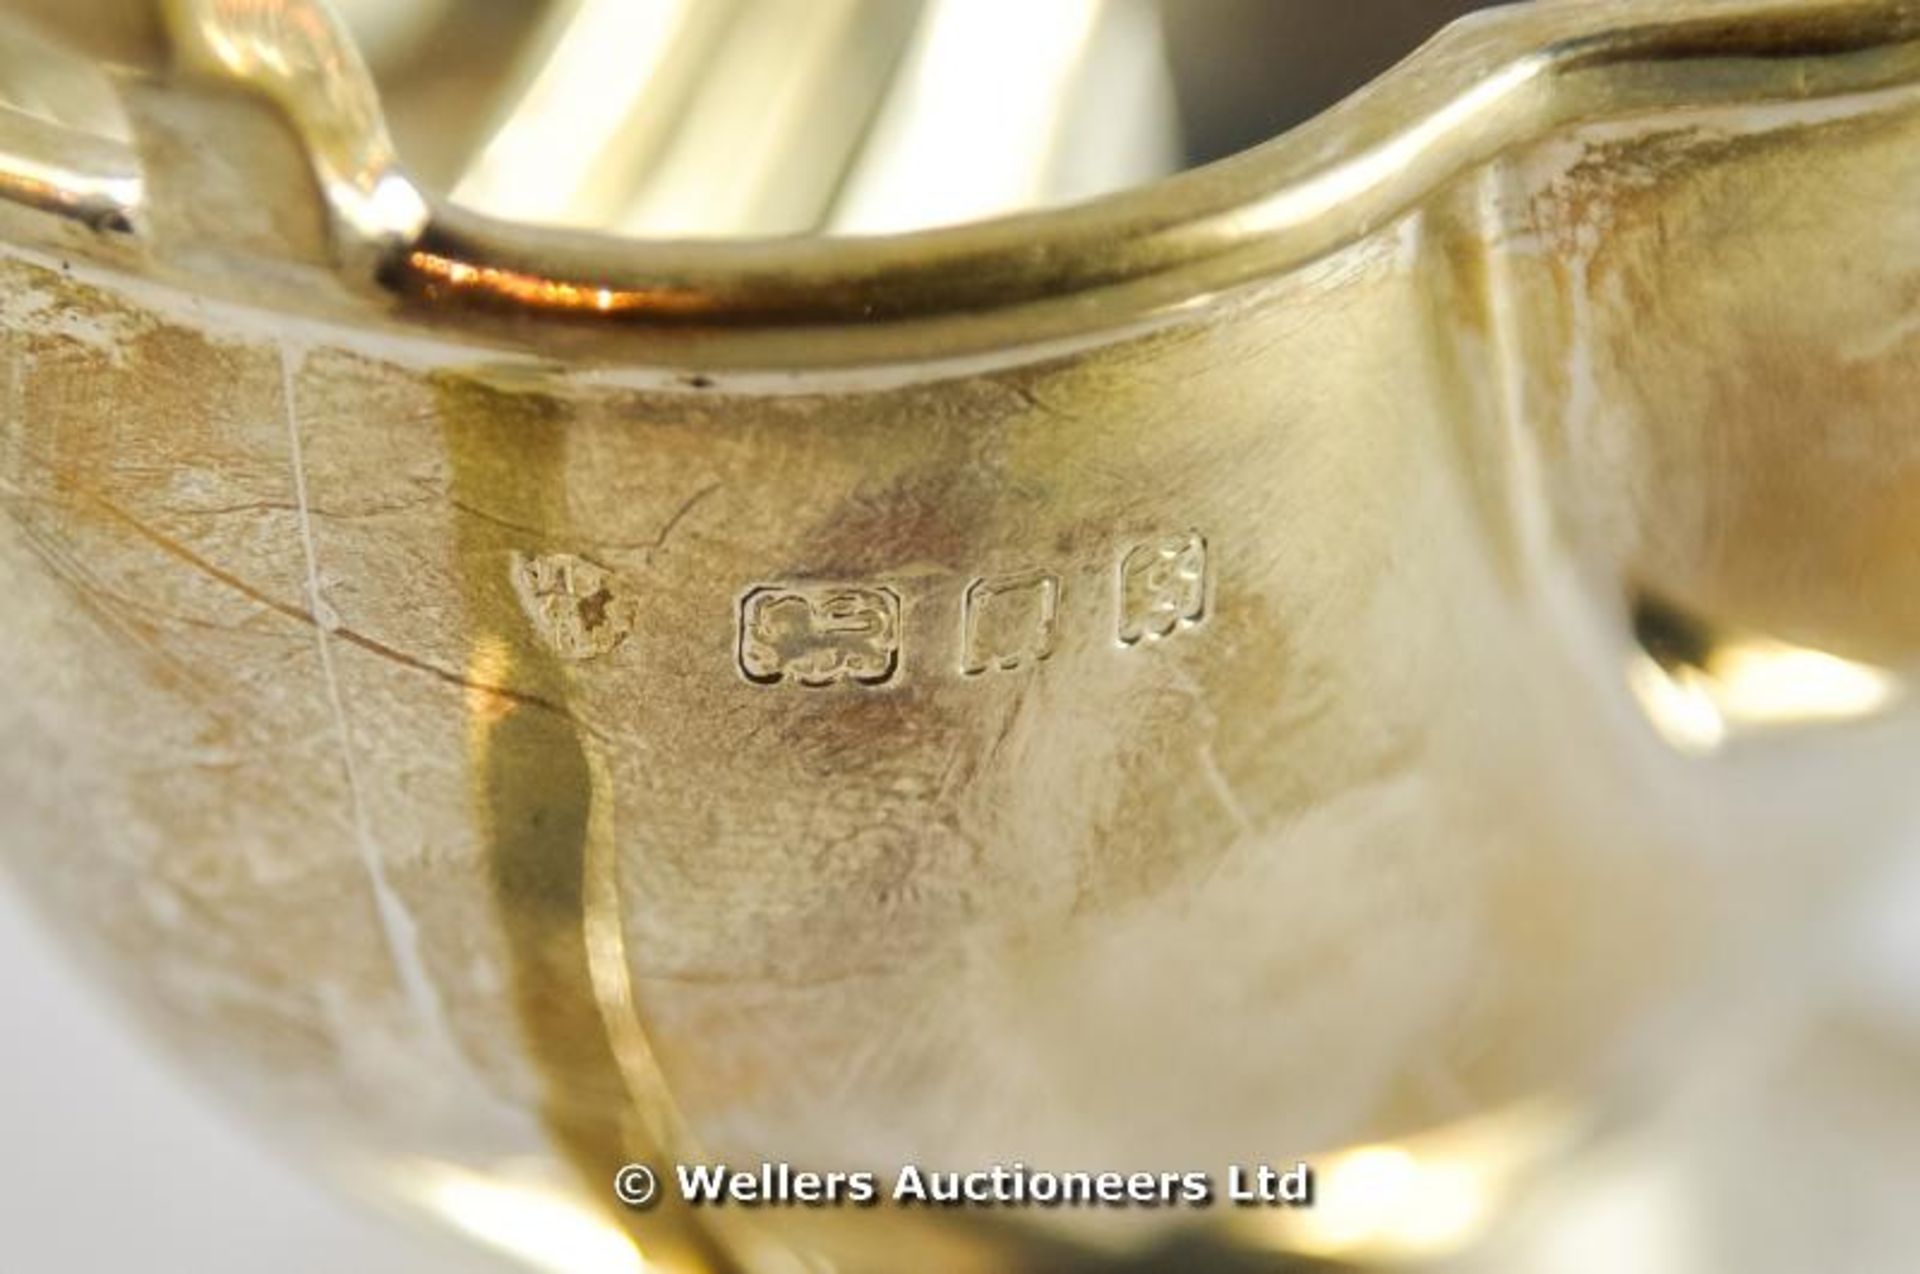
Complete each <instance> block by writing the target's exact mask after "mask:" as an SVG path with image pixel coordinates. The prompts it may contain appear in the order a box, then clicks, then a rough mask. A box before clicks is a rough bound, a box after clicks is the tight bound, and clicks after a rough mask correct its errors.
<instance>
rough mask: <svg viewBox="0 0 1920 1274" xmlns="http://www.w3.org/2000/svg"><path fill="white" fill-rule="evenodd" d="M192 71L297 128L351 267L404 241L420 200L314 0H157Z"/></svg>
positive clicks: (367, 80) (413, 233) (369, 80)
mask: <svg viewBox="0 0 1920 1274" xmlns="http://www.w3.org/2000/svg"><path fill="white" fill-rule="evenodd" d="M164 3H165V9H166V13H167V17H168V19H169V22H170V25H171V29H172V32H173V39H174V44H175V47H176V49H177V50H178V51H179V53H180V54H181V56H182V57H183V58H184V59H185V60H186V61H187V62H188V63H189V64H190V65H193V66H195V67H197V68H199V69H200V70H202V71H204V72H208V73H212V74H218V75H224V76H227V77H230V78H232V79H235V80H240V81H243V82H244V83H246V84H248V85H249V86H250V87H252V88H253V89H255V90H256V91H258V92H261V93H263V94H266V95H267V96H269V97H270V98H271V99H272V100H273V101H274V102H275V103H276V104H277V105H278V106H279V107H280V108H281V109H282V110H283V111H285V112H286V113H287V115H288V116H289V117H290V118H291V119H292V121H293V122H294V124H295V126H296V127H298V128H299V129H300V131H301V133H302V135H303V137H304V139H305V141H306V144H307V148H308V152H309V156H310V158H311V160H312V162H313V165H314V168H315V170H316V174H317V175H318V177H319V178H320V181H321V185H322V187H323V189H324V192H325V195H326V198H327V202H328V204H329V206H330V207H331V209H332V211H333V214H334V216H335V218H336V219H337V220H338V222H339V233H340V247H341V249H342V251H343V252H344V253H346V254H349V255H351V256H353V257H354V258H355V264H356V265H359V264H362V263H364V262H366V261H367V260H368V259H369V258H375V259H377V256H378V254H380V253H382V252H384V251H386V250H387V249H389V248H391V247H392V246H395V245H399V244H404V243H408V242H411V241H412V240H413V239H415V238H417V237H418V236H419V234H420V232H421V231H422V230H423V229H424V228H425V226H426V224H427V220H428V208H427V203H426V200H425V199H424V198H423V197H422V196H421V194H420V192H419V191H418V190H416V189H415V188H414V186H413V183H412V182H411V181H409V180H408V179H407V177H406V175H405V174H404V173H403V172H402V171H401V169H400V164H399V160H398V158H397V156H395V154H394V150H393V142H392V139H391V138H389V137H388V135H387V127H386V122H385V119H384V118H383V117H382V115H381V112H380V99H379V96H378V94H377V93H376V92H375V90H374V86H373V77H372V76H371V74H369V72H368V70H367V67H366V65H365V63H364V62H363V61H362V60H361V57H360V54H359V52H358V51H357V50H356V48H355V46H354V43H353V41H352V39H351V38H350V37H349V36H348V35H347V33H346V32H345V31H344V30H343V29H342V28H341V27H340V25H339V23H338V21H337V19H336V18H335V17H334V15H333V13H332V11H331V10H329V9H328V8H327V7H326V6H325V4H324V3H323V2H322V0H164Z"/></svg>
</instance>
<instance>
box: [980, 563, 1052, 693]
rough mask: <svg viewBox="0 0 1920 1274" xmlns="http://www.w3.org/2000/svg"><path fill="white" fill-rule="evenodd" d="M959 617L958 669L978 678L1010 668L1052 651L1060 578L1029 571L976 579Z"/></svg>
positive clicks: (1034, 661) (1020, 665) (1039, 658)
mask: <svg viewBox="0 0 1920 1274" xmlns="http://www.w3.org/2000/svg"><path fill="white" fill-rule="evenodd" d="M963 615H964V617H963V619H962V621H961V634H960V637H961V640H960V650H961V655H960V669H961V671H962V672H964V673H966V674H967V675H968V676H969V677H977V676H980V675H981V674H982V673H985V672H988V671H990V670H992V669H996V668H997V669H999V670H1001V671H1003V672H1012V671H1013V670H1014V669H1016V668H1020V667H1022V666H1023V665H1026V664H1035V663H1039V662H1040V661H1042V660H1044V659H1045V658H1047V656H1049V655H1051V654H1052V653H1053V641H1054V634H1055V631H1056V629H1057V628H1058V627H1059V622H1060V577H1059V576H1058V575H1055V574H1053V573H1052V572H1050V571H1028V572H1025V573H1024V574H1020V575H1002V576H999V577H997V578H993V579H980V580H975V581H974V582H973V584H972V586H971V587H969V588H968V589H967V595H966V602H965V607H964V611H963Z"/></svg>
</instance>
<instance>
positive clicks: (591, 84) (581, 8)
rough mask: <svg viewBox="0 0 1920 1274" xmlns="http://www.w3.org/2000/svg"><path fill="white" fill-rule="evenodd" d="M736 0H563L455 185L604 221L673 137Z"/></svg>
mask: <svg viewBox="0 0 1920 1274" xmlns="http://www.w3.org/2000/svg"><path fill="white" fill-rule="evenodd" d="M730 11H731V4H730V3H729V0H719V2H717V3H716V2H715V0H567V2H566V3H559V4H555V5H553V6H552V9H551V12H550V13H549V14H548V16H547V18H546V19H545V30H544V31H543V32H542V33H541V34H540V35H539V36H538V37H537V38H536V39H535V40H534V41H533V42H532V45H531V47H530V48H529V50H528V53H527V57H526V59H525V69H524V70H522V72H521V73H520V74H521V77H522V79H523V80H524V87H521V88H518V89H517V90H516V91H514V92H512V93H511V95H510V96H509V98H508V109H507V110H506V112H505V114H504V118H503V119H502V120H501V121H500V123H499V124H498V125H497V126H496V127H495V129H494V131H493V134H492V136H491V137H490V138H489V139H488V141H487V142H486V144H485V146H484V147H483V148H482V149H481V152H480V154H479V155H478V156H476V157H475V159H474V160H473V162H472V164H471V165H470V166H469V167H468V169H467V171H466V172H465V173H464V174H463V175H462V176H461V178H460V180H459V182H458V183H457V184H456V185H455V186H454V188H453V191H452V198H453V200H454V201H455V202H456V203H461V204H465V205H467V206H468V207H471V208H474V209H476V210H479V211H482V212H489V213H492V214H494V215H496V216H501V217H511V218H516V219H519V220H523V221H529V222H536V223H541V224H548V225H580V226H594V225H605V224H608V223H609V221H610V220H611V219H612V218H613V217H615V216H616V215H617V213H618V212H619V209H620V207H621V205H622V204H623V202H624V201H625V200H626V199H627V198H628V191H629V188H630V187H631V184H632V183H633V182H634V181H635V180H637V179H638V175H639V173H640V171H641V170H642V169H643V168H644V166H645V165H646V164H647V163H649V162H650V161H651V159H652V157H653V154H654V153H655V152H656V151H657V150H658V148H659V146H660V144H661V142H662V140H663V139H664V138H665V136H666V135H667V133H668V131H669V129H670V127H671V121H672V119H673V116H674V113H675V112H676V111H677V110H678V109H679V107H680V104H681V102H682V100H683V99H684V97H685V96H686V94H687V93H688V92H690V91H691V89H692V87H693V85H694V83H695V80H696V76H697V74H698V72H699V70H700V68H701V63H702V61H703V59H704V56H705V54H706V52H707V50H708V47H709V46H710V45H711V43H712V41H713V39H714V38H715V35H716V34H717V32H718V30H719V29H720V27H721V26H722V25H723V23H724V20H725V19H726V18H727V17H729V16H730Z"/></svg>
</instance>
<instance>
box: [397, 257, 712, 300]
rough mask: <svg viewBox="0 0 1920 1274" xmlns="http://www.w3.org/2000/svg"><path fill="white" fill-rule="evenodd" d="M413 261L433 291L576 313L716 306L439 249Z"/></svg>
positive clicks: (691, 295)
mask: <svg viewBox="0 0 1920 1274" xmlns="http://www.w3.org/2000/svg"><path fill="white" fill-rule="evenodd" d="M407 263H408V265H409V266H411V267H412V269H413V270H414V271H415V272H416V273H417V274H418V275H419V276H420V278H421V280H422V284H421V286H422V287H423V288H424V289H425V291H426V293H427V295H434V294H435V291H436V289H440V288H445V289H448V290H450V291H452V292H455V293H463V292H469V293H474V294H478V295H481V296H485V297H488V298H490V299H493V300H496V301H500V302H505V303H510V304H516V305H524V306H528V307H530V308H533V309H539V310H556V311H561V312H566V313H574V314H702V313H709V312H711V311H712V310H714V309H715V308H716V307H715V305H714V303H713V302H712V301H710V300H708V299H707V298H705V297H702V296H701V295H699V294H698V293H696V292H689V291H681V290H676V289H673V288H648V289H640V290H634V289H628V288H609V287H596V286H593V285H591V284H580V283H568V282H564V281H562V280H559V279H551V278H542V277H540V276H539V275H533V274H524V273H521V272H520V271H518V270H506V269H501V268H499V267H497V266H490V265H474V264H472V263H470V262H466V261H459V260H455V259H453V258H450V257H445V256H442V255H440V254H439V253H437V252H413V253H410V254H409V255H408V257H407Z"/></svg>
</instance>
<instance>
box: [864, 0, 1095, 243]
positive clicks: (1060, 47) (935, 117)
mask: <svg viewBox="0 0 1920 1274" xmlns="http://www.w3.org/2000/svg"><path fill="white" fill-rule="evenodd" d="M1106 4H1107V0H1052V2H1051V3H1048V4H1040V5H1036V4H1031V3H1027V0H930V3H929V5H928V12H927V16H926V18H925V19H924V20H923V22H922V25H921V29H920V34H919V36H918V37H917V40H916V43H915V45H914V48H913V51H912V53H911V54H910V55H909V62H908V65H907V67H906V69H905V71H904V72H903V73H902V74H901V76H900V77H899V80H898V84H897V87H896V88H895V91H894V95H893V96H892V98H890V99H889V100H888V102H887V103H886V105H885V106H884V107H883V108H882V111H881V114H880V117H879V120H878V121H877V122H876V124H875V125H874V137H873V140H872V141H871V142H870V143H868V145H867V147H866V150H865V153H864V155H863V157H862V160H861V163H860V165H859V166H858V167H856V168H855V169H854V171H853V173H852V175H851V177H850V179H849V181H848V185H847V190H846V193H845V194H844V195H843V196H842V197H841V199H840V201H839V206H838V207H837V208H836V209H835V210H834V213H833V221H832V228H833V230H834V231H835V232H836V233H839V234H880V233H885V232H888V231H900V230H911V229H917V228H920V227H923V226H937V225H948V224H952V223H954V222H959V221H966V220H970V219H973V218H978V217H987V216H992V215H993V214H995V213H1004V212H1011V211H1014V210H1015V209H1019V208H1024V207H1027V206H1029V205H1031V204H1033V203H1035V202H1038V201H1039V200H1040V197H1041V195H1042V192H1044V191H1045V190H1046V188H1047V182H1048V178H1049V177H1050V175H1051V173H1052V171H1053V165H1054V163H1055V162H1056V160H1057V158H1058V153H1057V149H1056V148H1057V147H1058V145H1059V142H1060V136H1059V129H1060V122H1061V114H1062V109H1063V103H1066V102H1068V101H1071V100H1072V97H1073V86H1074V80H1075V78H1076V77H1077V76H1078V74H1079V73H1080V70H1081V64H1082V58H1083V57H1084V56H1085V53H1086V50H1087V48H1088V46H1089V44H1090V43H1091V42H1092V40H1093V37H1094V33H1095V32H1096V31H1097V30H1098V28H1099V25H1100V22H1101V18H1102V15H1103V11H1104V9H1105V7H1106ZM1016 27H1017V29H1018V30H1019V32H1020V36H1019V38H1018V39H1015V40H1009V39H1008V38H1007V34H1008V32H1009V30H1012V29H1015V28H1016ZM983 86H990V87H986V88H984V91H983Z"/></svg>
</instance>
